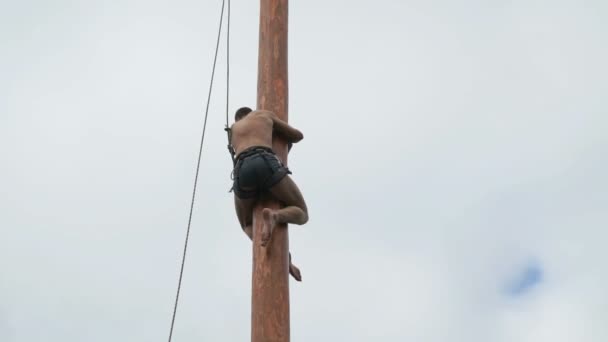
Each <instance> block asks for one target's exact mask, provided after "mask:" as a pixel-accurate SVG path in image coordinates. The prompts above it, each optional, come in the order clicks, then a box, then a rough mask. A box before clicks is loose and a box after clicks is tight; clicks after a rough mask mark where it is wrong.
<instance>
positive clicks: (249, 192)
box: [231, 107, 308, 281]
mask: <svg viewBox="0 0 608 342" xmlns="http://www.w3.org/2000/svg"><path fill="white" fill-rule="evenodd" d="M235 121H236V122H235V123H234V124H233V125H232V127H231V131H232V138H231V144H232V147H233V149H234V150H235V155H236V165H235V168H234V186H233V189H234V194H235V196H234V201H235V203H234V204H235V208H236V213H237V217H238V219H239V222H240V224H241V228H243V231H244V232H245V233H246V234H247V236H249V238H250V239H252V240H253V229H252V224H253V208H254V207H255V204H256V202H257V200H258V198H259V196H260V195H261V194H262V193H269V194H270V195H272V196H273V197H275V198H276V199H277V200H279V201H280V202H281V203H283V204H284V205H285V207H284V208H281V209H278V210H274V209H270V208H264V209H263V211H262V217H263V219H264V226H263V229H262V236H261V242H262V246H266V245H267V244H268V243H269V242H270V239H271V237H272V232H273V230H274V228H275V226H276V225H277V224H283V223H293V224H298V225H302V224H305V223H306V222H308V209H307V207H306V203H305V202H304V198H303V197H302V193H301V192H300V189H299V188H298V187H297V185H296V184H295V183H294V181H293V180H292V179H291V177H289V175H288V174H290V173H291V172H290V171H289V170H288V169H287V168H286V167H284V166H283V165H282V163H281V161H280V160H279V158H278V157H277V156H276V155H275V154H274V152H273V151H272V137H273V134H275V133H276V134H279V135H281V136H282V137H283V138H285V140H286V141H287V142H288V143H296V142H299V141H300V140H302V139H303V138H304V135H303V134H302V132H300V131H299V130H297V129H295V128H293V127H291V126H289V124H287V123H286V122H285V121H283V120H281V119H279V118H278V117H277V116H276V114H274V113H273V112H270V111H265V110H256V111H251V109H249V108H246V107H243V108H241V109H239V110H238V111H237V113H236V115H235ZM289 271H290V273H291V275H292V276H293V277H294V278H295V279H296V280H298V281H300V280H301V279H302V278H301V274H300V270H299V269H298V268H297V267H295V266H294V265H293V264H292V263H291V257H290V266H289Z"/></svg>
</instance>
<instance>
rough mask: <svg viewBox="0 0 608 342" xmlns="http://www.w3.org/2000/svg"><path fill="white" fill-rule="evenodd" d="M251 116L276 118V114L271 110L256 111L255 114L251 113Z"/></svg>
mask: <svg viewBox="0 0 608 342" xmlns="http://www.w3.org/2000/svg"><path fill="white" fill-rule="evenodd" d="M249 115H250V116H266V117H269V118H273V117H276V114H275V113H274V112H271V111H269V110H264V109H260V110H254V111H253V112H251V113H249Z"/></svg>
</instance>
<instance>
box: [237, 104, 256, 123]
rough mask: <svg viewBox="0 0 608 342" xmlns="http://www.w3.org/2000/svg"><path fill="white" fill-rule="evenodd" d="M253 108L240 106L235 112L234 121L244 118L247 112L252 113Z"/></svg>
mask: <svg viewBox="0 0 608 342" xmlns="http://www.w3.org/2000/svg"><path fill="white" fill-rule="evenodd" d="M251 112H252V110H251V108H249V107H242V108H239V109H238V110H237V111H236V113H235V114H234V121H239V120H241V119H242V118H244V117H245V116H246V115H247V114H249V113H251Z"/></svg>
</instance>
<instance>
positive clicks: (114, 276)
mask: <svg viewBox="0 0 608 342" xmlns="http://www.w3.org/2000/svg"><path fill="white" fill-rule="evenodd" d="M220 5H221V1H219V0H218V1H181V0H177V1H172V2H169V1H136V0H124V1H94V0H91V1H66V0H57V1H52V2H51V1H39V0H30V1H27V0H26V1H13V2H9V1H3V2H1V3H0V41H1V42H2V44H1V45H0V75H2V77H1V78H0V157H1V158H2V163H1V164H0V165H1V166H2V167H1V168H0V186H1V189H2V191H1V192H0V341H3V342H39V341H65V342H81V341H91V342H95V341H109V340H112V341H129V342H133V341H142V342H144V341H145V342H147V341H163V340H166V338H167V333H168V328H169V323H170V316H171V311H172V305H173V299H174V294H175V286H176V281H177V273H178V269H179V258H180V256H181V249H182V244H183V238H184V232H185V225H186V222H187V214H188V205H189V199H190V192H191V187H192V181H193V176H194V175H193V172H194V163H195V161H196V152H197V149H198V146H197V144H198V141H199V136H200V132H201V128H202V115H203V109H204V101H205V97H206V92H207V86H208V81H209V77H210V71H211V70H210V68H211V61H212V57H213V55H212V54H213V48H214V44H215V34H216V29H217V23H218V15H219V10H220ZM232 15H233V17H232V20H233V26H232V29H231V30H232V31H231V35H232V45H231V52H232V63H231V75H232V78H231V85H232V86H231V96H232V97H231V104H230V107H231V110H234V109H236V108H238V107H239V106H242V105H250V106H253V105H255V97H256V94H255V91H256V72H257V71H256V67H257V43H258V42H257V37H258V32H257V29H258V26H257V25H258V2H257V1H239V0H234V1H232ZM607 19H608V3H606V2H605V1H574V0H570V1H522V0H517V1H510V2H503V1H475V0H466V1H460V2H454V1H332V2H328V1H305V2H303V1H299V2H296V1H293V2H292V3H291V5H290V37H289V38H290V43H289V44H290V45H289V48H290V51H289V57H290V60H289V67H290V70H289V71H290V75H289V77H290V121H291V123H292V124H293V125H294V126H296V127H298V128H300V129H301V130H302V131H303V132H304V134H305V139H304V140H303V141H302V142H301V144H299V145H298V146H296V147H295V148H294V149H293V151H292V154H291V156H290V167H291V168H292V170H293V171H294V175H293V177H294V179H295V180H296V182H297V183H298V184H299V185H300V186H301V188H302V191H303V193H304V195H305V197H306V198H307V200H308V203H309V207H310V213H311V220H310V223H309V224H307V225H306V226H304V227H294V228H293V229H292V230H291V233H290V240H291V250H292V252H293V256H294V261H295V262H296V264H298V265H299V266H301V268H302V272H303V277H304V282H303V283H301V284H300V283H292V284H291V288H290V291H291V317H292V327H291V331H292V341H294V342H297V341H391V342H392V341H425V342H426V341H428V342H447V341H450V342H458V341H462V342H465V341H466V342H488V341H491V342H513V341H522V342H538V341H552V342H553V341H555V342H562V341H563V342H571V341H581V342H604V341H606V340H608V325H607V324H606V322H607V321H608V295H607V294H606V291H605V289H606V288H607V287H608V267H606V261H605V260H607V258H608V254H607V252H606V248H605V241H606V240H607V238H608V233H607V232H606V230H605V229H606V228H607V226H608V180H607V178H606V174H608V157H607V154H606V150H607V149H608V135H607V134H606V132H608V116H607V114H608V113H607V112H608V104H607V103H606V94H607V93H608V66H607V63H606V61H607V60H608V44H606V42H607V41H608V24H607V23H608V20H607ZM220 60H221V62H220V64H219V65H218V68H219V69H218V73H219V74H218V79H217V83H216V86H215V92H214V97H213V100H212V104H211V116H210V121H209V126H208V132H207V134H208V135H207V138H206V146H205V149H204V161H203V165H202V168H201V183H200V185H199V193H198V200H197V203H196V210H195V213H194V219H193V227H192V236H191V242H190V248H189V252H188V253H189V255H188V260H187V265H186V274H185V278H184V285H183V290H182V291H183V292H182V297H181V303H180V308H179V312H178V316H177V323H176V330H175V335H174V341H245V340H248V339H249V331H250V322H249V318H250V287H251V247H250V242H249V241H248V240H247V238H246V237H245V235H244V234H243V233H242V232H241V230H240V228H239V227H238V223H237V220H236V218H235V217H234V213H233V208H232V198H231V194H228V193H227V190H228V189H229V187H230V180H229V174H230V168H231V165H230V161H229V156H228V155H227V152H226V149H225V144H226V143H225V139H226V138H225V136H224V131H223V125H224V117H223V115H224V112H223V111H224V106H225V103H224V95H223V93H224V91H225V79H224V68H225V64H223V63H224V62H223V56H220Z"/></svg>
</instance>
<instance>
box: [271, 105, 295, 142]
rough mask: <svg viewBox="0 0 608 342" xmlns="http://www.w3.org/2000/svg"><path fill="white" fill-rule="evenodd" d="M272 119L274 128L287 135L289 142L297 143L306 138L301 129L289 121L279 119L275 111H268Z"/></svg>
mask: <svg viewBox="0 0 608 342" xmlns="http://www.w3.org/2000/svg"><path fill="white" fill-rule="evenodd" d="M266 113H268V115H269V116H270V118H271V119H272V123H273V129H274V130H275V131H276V132H277V133H279V134H280V135H282V136H283V137H285V139H287V141H288V142H292V143H297V142H299V141H300V140H302V139H304V134H302V132H300V130H298V129H296V128H293V127H292V126H290V125H289V124H288V123H287V122H285V121H283V120H281V119H279V117H278V116H277V115H276V114H275V113H273V112H266Z"/></svg>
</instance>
